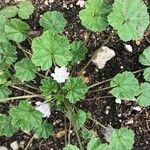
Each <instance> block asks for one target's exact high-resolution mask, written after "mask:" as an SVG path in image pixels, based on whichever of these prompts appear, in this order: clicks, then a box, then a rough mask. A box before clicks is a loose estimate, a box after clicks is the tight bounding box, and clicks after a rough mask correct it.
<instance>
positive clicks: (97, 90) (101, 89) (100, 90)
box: [89, 86, 112, 93]
mask: <svg viewBox="0 0 150 150" xmlns="http://www.w3.org/2000/svg"><path fill="white" fill-rule="evenodd" d="M111 88H112V87H110V86H108V87H105V88H100V89H96V90H93V91H89V93H94V92H102V91H105V90H109V89H111Z"/></svg>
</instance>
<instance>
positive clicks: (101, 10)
mask: <svg viewBox="0 0 150 150" xmlns="http://www.w3.org/2000/svg"><path fill="white" fill-rule="evenodd" d="M110 12H111V5H110V4H109V3H108V2H107V0H88V1H87V2H86V4H85V9H83V10H81V11H80V12H79V17H80V19H81V21H82V25H84V26H85V27H86V28H87V29H89V30H92V31H94V32H101V31H103V30H105V29H106V27H107V26H108V25H109V24H108V21H107V16H108V15H109V13H110Z"/></svg>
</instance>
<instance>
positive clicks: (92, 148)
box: [87, 138, 108, 150]
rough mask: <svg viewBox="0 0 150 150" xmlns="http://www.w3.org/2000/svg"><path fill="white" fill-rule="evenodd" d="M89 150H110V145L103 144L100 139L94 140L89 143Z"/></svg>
mask: <svg viewBox="0 0 150 150" xmlns="http://www.w3.org/2000/svg"><path fill="white" fill-rule="evenodd" d="M87 150H108V145H107V144H102V143H101V141H100V139H99V138H94V139H91V140H90V141H89V143H88V145H87Z"/></svg>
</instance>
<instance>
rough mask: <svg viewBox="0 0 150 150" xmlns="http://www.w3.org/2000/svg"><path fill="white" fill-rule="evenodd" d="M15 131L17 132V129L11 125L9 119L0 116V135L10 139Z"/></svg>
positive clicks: (5, 116)
mask: <svg viewBox="0 0 150 150" xmlns="http://www.w3.org/2000/svg"><path fill="white" fill-rule="evenodd" d="M16 131H17V129H16V128H15V127H14V126H13V125H12V123H11V117H10V116H7V115H3V114H0V135H1V136H2V135H4V136H7V137H10V136H12V135H13V134H14V133H15V132H16Z"/></svg>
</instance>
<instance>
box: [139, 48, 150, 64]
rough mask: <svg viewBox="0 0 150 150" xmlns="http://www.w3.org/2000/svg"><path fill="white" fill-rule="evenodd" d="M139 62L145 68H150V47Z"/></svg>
mask: <svg viewBox="0 0 150 150" xmlns="http://www.w3.org/2000/svg"><path fill="white" fill-rule="evenodd" d="M139 62H140V63H141V64H142V65H144V66H150V47H148V48H146V49H145V50H144V52H143V53H142V54H141V55H140V57H139Z"/></svg>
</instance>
